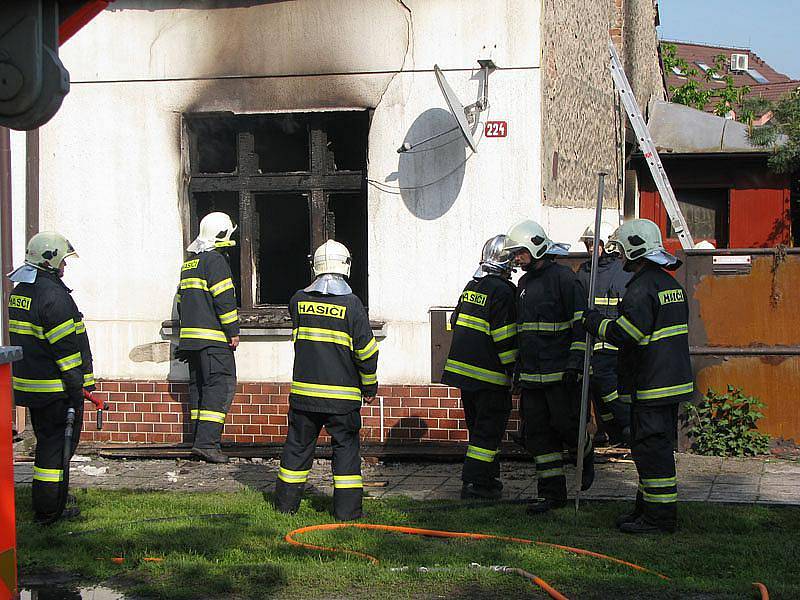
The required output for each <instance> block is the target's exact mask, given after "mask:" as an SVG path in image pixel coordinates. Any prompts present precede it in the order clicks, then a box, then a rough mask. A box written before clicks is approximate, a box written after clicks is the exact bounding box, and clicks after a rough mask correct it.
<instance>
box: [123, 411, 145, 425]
mask: <svg viewBox="0 0 800 600" xmlns="http://www.w3.org/2000/svg"><path fill="white" fill-rule="evenodd" d="M125 420H126V421H128V422H130V423H141V422H142V413H139V412H129V413H125Z"/></svg>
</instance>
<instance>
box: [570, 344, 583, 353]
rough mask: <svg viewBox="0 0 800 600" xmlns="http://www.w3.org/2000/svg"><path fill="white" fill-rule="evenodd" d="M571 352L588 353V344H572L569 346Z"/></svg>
mask: <svg viewBox="0 0 800 600" xmlns="http://www.w3.org/2000/svg"><path fill="white" fill-rule="evenodd" d="M569 349H570V351H572V350H577V351H579V352H586V342H572V343H571V344H570V345H569Z"/></svg>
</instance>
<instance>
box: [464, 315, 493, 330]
mask: <svg viewBox="0 0 800 600" xmlns="http://www.w3.org/2000/svg"><path fill="white" fill-rule="evenodd" d="M456 326H461V327H468V328H469V329H474V330H475V331H480V332H481V333H485V334H486V335H491V334H492V333H491V328H490V326H489V321H487V320H485V319H481V318H479V317H473V316H472V315H466V314H464V313H459V315H458V318H457V319H456Z"/></svg>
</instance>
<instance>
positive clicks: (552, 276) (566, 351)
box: [516, 259, 586, 388]
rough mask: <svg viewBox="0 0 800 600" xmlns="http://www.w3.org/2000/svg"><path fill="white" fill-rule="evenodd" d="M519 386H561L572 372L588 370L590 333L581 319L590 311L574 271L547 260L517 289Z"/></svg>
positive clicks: (521, 281) (533, 270)
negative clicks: (586, 352) (585, 367)
mask: <svg viewBox="0 0 800 600" xmlns="http://www.w3.org/2000/svg"><path fill="white" fill-rule="evenodd" d="M517 290H518V295H517V337H518V340H519V355H518V357H517V370H516V371H517V375H516V377H517V381H518V383H519V385H520V386H521V387H524V388H532V387H540V386H542V385H550V384H553V383H557V382H559V381H561V379H562V377H563V375H564V372H565V371H566V370H568V369H570V370H572V369H574V370H580V369H581V368H582V365H583V355H584V348H585V346H586V334H585V333H584V329H583V327H582V326H581V317H582V316H583V311H584V309H585V308H586V297H585V296H584V294H583V290H582V289H581V285H580V283H578V278H577V276H576V275H575V273H573V272H572V269H570V268H569V267H567V266H565V265H561V264H558V263H555V262H553V261H552V260H550V259H545V262H544V264H543V265H542V266H541V268H539V269H531V270H529V271H528V272H527V273H525V275H523V276H522V279H520V281H519V284H518V286H517Z"/></svg>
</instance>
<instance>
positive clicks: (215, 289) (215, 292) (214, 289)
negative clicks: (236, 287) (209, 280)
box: [208, 277, 233, 298]
mask: <svg viewBox="0 0 800 600" xmlns="http://www.w3.org/2000/svg"><path fill="white" fill-rule="evenodd" d="M232 289H233V280H232V279H231V278H230V277H228V278H227V279H223V280H222V281H220V282H219V283H215V284H214V285H212V286H211V287H210V288H208V291H209V292H211V295H212V296H214V297H215V298H216V297H217V296H219V295H220V294H221V293H222V292H226V291H228V290H232Z"/></svg>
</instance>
